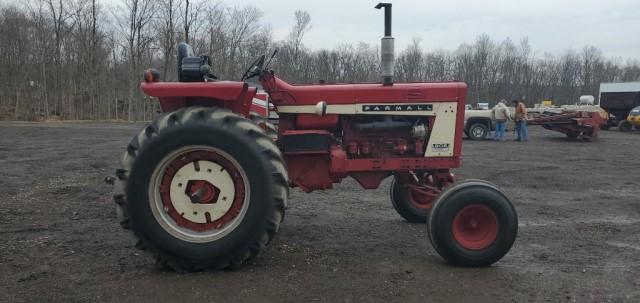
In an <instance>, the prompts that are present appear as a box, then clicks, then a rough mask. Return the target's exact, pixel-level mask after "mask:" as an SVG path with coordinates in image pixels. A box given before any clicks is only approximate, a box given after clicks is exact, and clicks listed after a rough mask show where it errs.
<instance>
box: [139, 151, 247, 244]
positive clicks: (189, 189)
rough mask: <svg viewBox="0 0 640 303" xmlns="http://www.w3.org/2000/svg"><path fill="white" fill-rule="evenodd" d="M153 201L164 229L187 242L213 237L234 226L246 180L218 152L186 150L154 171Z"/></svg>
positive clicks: (231, 159)
mask: <svg viewBox="0 0 640 303" xmlns="http://www.w3.org/2000/svg"><path fill="white" fill-rule="evenodd" d="M156 171H157V172H156V175H157V177H156V178H155V179H156V180H157V181H156V183H155V185H152V188H150V189H154V187H155V190H156V191H155V192H156V193H157V194H156V196H155V197H156V201H155V202H154V203H155V204H156V205H157V206H158V209H159V210H160V211H159V212H160V214H159V217H160V219H162V222H160V223H161V224H162V225H163V226H165V229H166V228H167V227H168V228H169V229H168V230H171V231H173V232H176V233H178V234H181V235H186V236H187V237H188V238H189V240H192V239H191V238H196V239H200V238H201V237H211V236H216V235H218V234H220V233H222V232H223V231H225V230H226V229H228V227H230V225H234V222H236V221H238V219H239V218H238V217H239V215H240V213H241V211H242V209H243V207H244V206H245V205H246V203H245V200H246V198H247V197H246V186H247V185H246V179H245V178H246V177H244V172H243V171H242V169H241V168H239V165H238V164H237V163H235V160H233V158H231V157H230V156H229V155H227V154H226V153H223V152H222V151H218V150H214V149H211V148H207V147H203V148H202V149H196V148H188V149H186V150H184V151H181V152H180V151H178V152H174V153H173V154H171V155H169V156H167V158H165V160H164V161H163V162H162V164H161V165H159V167H158V169H157V170H156Z"/></svg>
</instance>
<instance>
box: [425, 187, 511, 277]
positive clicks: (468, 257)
mask: <svg viewBox="0 0 640 303" xmlns="http://www.w3.org/2000/svg"><path fill="white" fill-rule="evenodd" d="M428 228H429V239H430V240H431V244H432V245H433V247H434V248H435V250H436V251H437V252H438V253H439V254H440V256H442V257H443V258H444V259H445V260H446V261H447V262H449V263H450V264H453V265H456V266H465V267H481V266H489V265H491V264H493V263H495V262H497V261H498V260H500V259H501V258H502V257H503V256H504V255H505V254H506V253H507V252H509V250H510V249H511V246H512V245H513V242H514V241H515V239H516V235H517V233H518V216H517V214H516V211H515V209H514V207H513V205H512V204H511V202H510V201H509V199H508V198H507V197H506V196H505V195H504V193H502V191H500V190H499V189H498V188H497V187H496V186H495V185H493V184H491V183H489V182H486V181H481V180H468V181H464V182H460V183H457V184H454V185H453V186H451V187H449V188H447V189H446V190H445V191H444V192H443V193H442V194H441V195H440V196H439V197H438V198H437V199H436V202H435V203H434V205H433V208H432V209H431V215H430V217H429V224H428Z"/></svg>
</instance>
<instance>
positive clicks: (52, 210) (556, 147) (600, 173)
mask: <svg viewBox="0 0 640 303" xmlns="http://www.w3.org/2000/svg"><path fill="white" fill-rule="evenodd" d="M140 127H141V125H139V124H137V125H132V124H90V123H76V124H71V123H64V124H63V123H50V124H22V123H0V172H1V176H2V178H0V196H1V197H2V198H1V200H0V201H1V204H0V273H1V274H0V302H103V301H104V302H194V301H196V300H198V301H201V300H211V301H212V302H309V301H325V302H379V301H399V302H427V301H430V302H445V301H447V302H499V301H507V302H528V301H531V302H546V301H550V302H605V301H606V302H608V301H612V302H638V301H640V157H639V154H640V133H627V134H622V133H619V132H616V131H609V132H604V133H603V135H602V138H601V140H600V141H598V142H595V143H584V142H578V141H567V140H566V139H565V138H564V137H563V136H562V135H560V134H556V133H553V132H550V131H546V130H543V129H541V128H532V129H531V140H530V142H528V143H520V142H504V143H499V144H498V143H494V142H491V141H486V142H472V141H467V140H465V142H464V167H463V168H461V169H458V170H457V171H456V172H457V175H458V177H460V178H461V179H464V178H481V179H486V180H490V181H492V182H495V183H497V184H498V185H499V186H501V187H503V188H504V189H505V191H506V192H507V193H508V195H509V196H510V197H511V198H512V199H513V200H514V201H515V205H516V208H517V210H518V213H519V218H520V233H519V236H518V239H517V240H516V244H515V246H514V247H513V249H512V250H511V252H510V253H509V254H508V255H507V256H506V257H505V258H504V259H502V261H501V262H499V263H497V264H496V265H495V266H493V267H490V268H483V269H462V268H454V267H451V266H448V265H446V264H444V263H443V261H442V259H441V258H440V257H439V256H438V255H437V254H436V252H435V251H434V250H433V249H432V248H431V245H430V244H429V243H428V242H429V241H428V239H427V235H426V226H425V225H419V224H409V223H406V222H404V221H403V220H402V219H401V218H400V217H399V216H398V215H397V214H396V213H395V212H394V210H393V208H392V207H391V205H390V202H389V201H388V191H389V180H387V181H385V182H384V183H383V185H382V186H381V188H380V189H378V190H375V191H364V190H361V189H360V188H359V187H358V186H357V184H356V183H355V182H354V181H352V180H346V182H344V183H343V184H341V185H338V186H336V189H335V190H333V191H325V192H314V193H312V194H304V193H302V192H300V191H297V190H294V191H293V194H292V197H291V199H290V204H291V205H290V208H289V209H288V212H287V215H286V219H285V222H284V224H283V225H282V228H281V231H280V233H279V234H278V235H277V236H276V238H275V240H274V241H273V242H272V244H271V245H270V246H269V248H268V249H267V250H266V251H265V252H264V253H263V254H262V255H260V257H259V258H258V259H257V261H256V262H255V264H253V265H250V266H248V267H246V268H244V269H242V270H240V271H235V272H217V273H195V274H186V275H179V274H176V273H174V272H167V271H162V270H158V269H155V268H154V266H153V262H152V260H151V258H150V257H149V256H147V255H146V254H144V253H140V252H138V251H137V250H135V249H134V248H133V247H132V243H131V242H130V238H129V237H128V234H127V233H125V232H124V231H123V230H121V229H120V227H119V225H118V224H117V222H116V219H115V208H114V204H113V202H112V201H111V199H110V197H109V194H110V188H109V187H108V186H106V185H105V184H103V181H102V180H103V178H104V176H105V175H108V174H112V173H113V170H114V168H115V166H116V165H117V161H118V159H119V157H120V154H121V152H122V151H123V148H124V147H125V144H126V143H127V142H128V140H129V138H130V137H131V136H132V135H133V134H135V133H136V131H137V129H139V128H140Z"/></svg>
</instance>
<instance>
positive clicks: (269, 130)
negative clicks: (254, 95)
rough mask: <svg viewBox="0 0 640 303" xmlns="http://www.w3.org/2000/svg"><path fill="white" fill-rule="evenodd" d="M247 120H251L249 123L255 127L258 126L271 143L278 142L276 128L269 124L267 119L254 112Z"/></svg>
mask: <svg viewBox="0 0 640 303" xmlns="http://www.w3.org/2000/svg"><path fill="white" fill-rule="evenodd" d="M249 119H251V121H253V123H255V124H256V125H258V126H260V127H261V128H262V129H263V130H264V132H265V134H267V136H268V137H269V138H271V139H272V140H273V141H276V140H278V128H277V127H276V126H275V125H273V123H271V122H269V119H267V118H265V117H263V116H260V115H258V114H257V113H254V112H252V113H251V114H249Z"/></svg>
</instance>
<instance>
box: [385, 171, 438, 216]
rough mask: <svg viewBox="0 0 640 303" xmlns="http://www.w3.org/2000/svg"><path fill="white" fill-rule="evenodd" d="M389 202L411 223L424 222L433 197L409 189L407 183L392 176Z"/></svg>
mask: <svg viewBox="0 0 640 303" xmlns="http://www.w3.org/2000/svg"><path fill="white" fill-rule="evenodd" d="M390 196H391V204H393V208H394V209H395V210H396V212H398V214H400V216H402V217H403V218H404V219H405V220H407V221H408V222H411V223H425V222H427V217H428V216H429V210H431V207H432V206H433V201H434V200H435V197H429V196H425V195H424V194H421V193H419V192H416V191H413V190H411V188H410V187H409V184H408V183H406V182H401V181H398V179H397V178H393V181H391V190H390Z"/></svg>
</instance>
